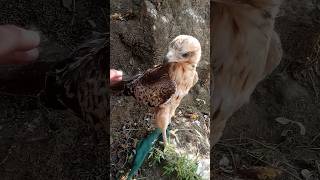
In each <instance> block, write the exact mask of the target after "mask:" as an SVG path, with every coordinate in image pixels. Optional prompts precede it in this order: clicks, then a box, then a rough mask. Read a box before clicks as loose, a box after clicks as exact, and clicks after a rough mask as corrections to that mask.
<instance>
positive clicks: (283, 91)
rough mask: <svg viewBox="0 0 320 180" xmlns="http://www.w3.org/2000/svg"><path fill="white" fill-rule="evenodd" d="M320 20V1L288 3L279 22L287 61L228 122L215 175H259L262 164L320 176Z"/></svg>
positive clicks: (287, 175)
mask: <svg viewBox="0 0 320 180" xmlns="http://www.w3.org/2000/svg"><path fill="white" fill-rule="evenodd" d="M319 18H320V9H319V2H317V1H311V0H310V1H296V0H294V1H285V2H284V4H283V5H282V7H281V11H280V14H279V16H278V18H277V20H276V30H277V32H279V34H280V38H281V41H282V46H283V50H284V57H283V59H282V62H281V65H280V66H279V67H278V68H277V69H276V71H275V72H274V73H273V74H272V75H271V76H269V77H268V78H267V79H266V80H264V81H263V82H261V83H260V84H259V85H258V87H257V89H256V90H255V92H254V94H253V95H252V97H251V101H250V103H248V104H247V105H245V106H244V107H242V108H241V109H240V110H239V111H238V112H237V113H235V114H234V115H233V117H232V118H231V119H230V121H229V122H228V124H227V128H226V129H225V133H224V136H223V138H222V141H220V143H218V145H217V146H216V147H215V149H214V151H213V152H211V153H212V154H211V158H213V159H214V163H213V164H212V165H213V166H214V167H213V169H214V170H213V172H214V174H215V179H250V177H252V178H251V179H257V177H255V175H257V174H258V173H257V171H253V169H258V168H257V167H267V168H269V167H275V168H277V169H279V170H280V172H282V175H281V176H279V177H278V178H277V179H284V180H290V179H309V180H315V179H320V137H319V136H320V104H319V102H320V101H319V100H320V99H319V93H320V73H319V72H320V71H319V70H320V66H319V62H320V54H319V52H320V21H319V20H320V19H319ZM279 117H283V118H287V119H289V120H292V121H295V122H299V123H301V126H303V127H304V128H305V135H304V133H303V127H302V129H301V128H300V127H299V125H298V124H297V123H288V124H284V123H283V124H281V123H279V122H277V121H276V118H279ZM301 131H302V132H301ZM243 170H245V171H243ZM260 173H261V172H260Z"/></svg>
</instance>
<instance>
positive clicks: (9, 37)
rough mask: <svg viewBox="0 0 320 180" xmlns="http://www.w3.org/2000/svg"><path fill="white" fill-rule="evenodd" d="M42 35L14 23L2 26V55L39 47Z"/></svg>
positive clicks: (0, 31) (0, 52)
mask: <svg viewBox="0 0 320 180" xmlns="http://www.w3.org/2000/svg"><path fill="white" fill-rule="evenodd" d="M39 44H40V35H39V33H37V32H35V31H30V30H25V29H23V28H19V27H17V26H14V25H3V26H0V55H5V54H7V53H10V52H12V51H26V50H31V49H34V48H36V47H38V46H39Z"/></svg>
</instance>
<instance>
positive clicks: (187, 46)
mask: <svg viewBox="0 0 320 180" xmlns="http://www.w3.org/2000/svg"><path fill="white" fill-rule="evenodd" d="M200 58H201V45H200V42H199V41H198V39H196V38H195V37H192V36H189V35H179V36H177V37H176V38H174V39H173V40H172V41H171V42H170V44H169V49H168V53H167V54H166V56H165V61H167V62H178V63H179V62H188V63H190V64H193V65H197V64H198V62H199V61H200Z"/></svg>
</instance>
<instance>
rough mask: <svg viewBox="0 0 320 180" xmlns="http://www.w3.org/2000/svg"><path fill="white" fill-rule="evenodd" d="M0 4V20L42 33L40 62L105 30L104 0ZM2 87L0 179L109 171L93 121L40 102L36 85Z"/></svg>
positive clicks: (75, 176)
mask: <svg viewBox="0 0 320 180" xmlns="http://www.w3.org/2000/svg"><path fill="white" fill-rule="evenodd" d="M70 2H71V4H70ZM72 2H75V3H74V4H73V3H72ZM0 7H1V11H0V17H1V18H0V24H7V23H9V24H15V25H19V26H22V27H25V28H30V29H34V30H38V31H39V32H40V33H41V39H42V41H41V45H40V46H41V48H40V58H39V60H38V62H44V63H47V62H55V61H59V60H62V59H63V58H65V57H66V56H67V55H68V54H69V53H70V52H71V51H72V50H73V49H74V48H75V47H76V46H77V45H79V43H82V42H83V40H84V39H86V38H87V36H88V35H90V34H91V33H92V31H98V32H105V27H106V22H107V19H106V18H107V17H106V12H105V2H103V1H85V0H79V1H46V0H40V1H38V0H34V1H28V2H27V1H19V0H14V1H11V0H2V1H1V2H0ZM31 67H32V66H31ZM18 68H20V66H18ZM21 68H22V67H21ZM4 69H6V70H8V69H9V71H8V72H10V70H11V69H15V68H13V67H11V66H3V67H1V70H4ZM5 72H6V71H5ZM2 73H3V72H1V74H2ZM22 77H23V73H22V74H21V78H22ZM37 78H39V79H41V78H42V77H37ZM1 80H2V79H1ZM31 81H36V82H38V80H36V79H33V80H32V79H29V82H30V83H28V82H25V86H29V85H30V86H32V85H33V84H32V82H31ZM17 83H18V82H17ZM6 88H7V87H6V85H5V83H4V82H3V81H1V86H0V89H1V90H0V176H1V179H19V180H20V179H107V178H108V177H109V173H108V169H107V164H108V151H107V149H108V147H109V145H108V144H107V143H106V142H105V140H106V138H107V137H103V138H100V139H99V142H96V141H94V140H93V134H94V132H93V127H90V125H88V124H86V123H84V122H83V121H81V120H80V119H79V118H77V117H75V116H74V115H73V114H72V113H70V112H68V111H62V110H53V109H48V108H46V107H44V106H43V105H42V103H41V102H40V101H39V99H38V97H37V96H36V95H37V93H38V92H39V89H32V88H31V89H32V90H30V91H29V92H27V93H28V95H23V94H20V95H14V94H11V92H10V91H9V92H6V90H8V89H6ZM22 88H27V87H22ZM24 93H26V91H25V92H24Z"/></svg>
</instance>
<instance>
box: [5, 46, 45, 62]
mask: <svg viewBox="0 0 320 180" xmlns="http://www.w3.org/2000/svg"><path fill="white" fill-rule="evenodd" d="M38 56H39V50H38V49H32V50H29V51H16V52H13V53H10V54H9V55H6V56H3V57H2V58H0V64H25V63H30V62H32V61H34V60H36V59H37V58H38Z"/></svg>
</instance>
